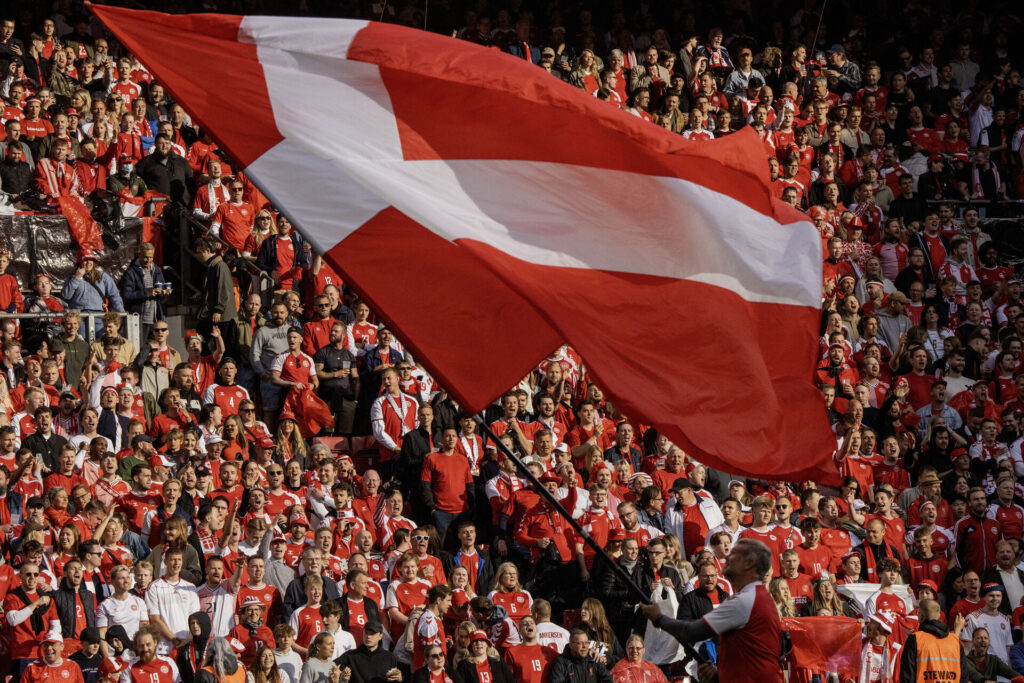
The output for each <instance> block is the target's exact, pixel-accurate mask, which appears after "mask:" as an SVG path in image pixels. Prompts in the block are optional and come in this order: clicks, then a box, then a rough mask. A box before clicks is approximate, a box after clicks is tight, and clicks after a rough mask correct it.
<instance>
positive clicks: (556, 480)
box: [540, 472, 562, 484]
mask: <svg viewBox="0 0 1024 683" xmlns="http://www.w3.org/2000/svg"><path fill="white" fill-rule="evenodd" d="M540 483H542V484H560V483H562V478H561V477H559V476H558V475H557V474H555V473H554V472H545V473H544V475H543V476H541V478H540Z"/></svg>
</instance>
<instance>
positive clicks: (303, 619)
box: [288, 605, 324, 647]
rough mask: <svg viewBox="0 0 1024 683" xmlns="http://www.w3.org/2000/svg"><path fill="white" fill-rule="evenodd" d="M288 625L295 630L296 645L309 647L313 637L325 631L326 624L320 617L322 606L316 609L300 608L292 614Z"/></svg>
mask: <svg viewBox="0 0 1024 683" xmlns="http://www.w3.org/2000/svg"><path fill="white" fill-rule="evenodd" d="M288 625H289V626H291V627H292V628H293V629H295V644H296V645H298V646H299V647H309V643H310V642H311V641H312V640H313V637H314V636H316V634H318V633H320V631H323V630H324V622H323V619H322V618H321V617H320V605H317V606H316V607H310V606H305V607H300V608H299V609H297V610H295V611H294V612H292V617H291V619H290V620H289V622H288Z"/></svg>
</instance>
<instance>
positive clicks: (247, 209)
mask: <svg viewBox="0 0 1024 683" xmlns="http://www.w3.org/2000/svg"><path fill="white" fill-rule="evenodd" d="M255 219H256V209H255V208H253V207H252V205H250V204H246V203H245V202H242V203H241V204H235V203H234V202H224V203H223V204H221V205H220V206H218V207H217V210H216V211H214V212H213V218H212V219H211V220H210V229H211V230H213V231H214V232H215V233H216V232H218V231H219V232H220V237H221V239H223V240H224V241H225V242H227V243H228V244H230V245H231V246H232V247H234V248H235V249H237V250H238V251H239V252H241V251H242V250H243V249H244V248H245V238H246V237H248V236H249V232H250V231H251V230H252V224H253V221H254V220H255Z"/></svg>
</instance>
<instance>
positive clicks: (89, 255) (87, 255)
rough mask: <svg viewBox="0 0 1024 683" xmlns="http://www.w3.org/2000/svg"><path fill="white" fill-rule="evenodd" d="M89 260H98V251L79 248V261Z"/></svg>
mask: <svg viewBox="0 0 1024 683" xmlns="http://www.w3.org/2000/svg"><path fill="white" fill-rule="evenodd" d="M88 260H93V261H95V260H96V252H95V251H93V250H92V249H79V250H78V262H79V263H81V262H82V261H88Z"/></svg>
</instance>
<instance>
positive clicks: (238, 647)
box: [228, 638, 245, 655]
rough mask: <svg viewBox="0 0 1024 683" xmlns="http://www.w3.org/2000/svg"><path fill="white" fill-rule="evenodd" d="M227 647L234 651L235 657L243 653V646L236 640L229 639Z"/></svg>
mask: <svg viewBox="0 0 1024 683" xmlns="http://www.w3.org/2000/svg"><path fill="white" fill-rule="evenodd" d="M228 645H230V646H231V649H232V650H234V651H235V654H236V655H240V654H242V653H243V652H245V644H244V643H242V641H240V640H239V639H238V638H231V639H229V640H228Z"/></svg>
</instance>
